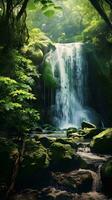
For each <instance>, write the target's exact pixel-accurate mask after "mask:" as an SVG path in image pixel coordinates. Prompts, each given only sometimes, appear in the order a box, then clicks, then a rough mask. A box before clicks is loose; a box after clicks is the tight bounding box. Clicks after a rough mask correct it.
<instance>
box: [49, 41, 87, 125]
mask: <svg viewBox="0 0 112 200" xmlns="http://www.w3.org/2000/svg"><path fill="white" fill-rule="evenodd" d="M55 47H56V49H55V51H51V52H50V53H49V55H48V57H47V59H48V61H49V63H50V64H51V66H52V73H53V77H54V78H55V79H56V81H57V84H58V87H57V89H56V96H55V111H54V113H53V118H54V122H55V124H56V125H57V126H58V127H59V128H68V127H70V126H76V127H78V128H79V127H80V126H81V122H82V121H83V120H86V121H90V117H89V115H88V111H87V110H86V109H85V107H86V106H87V104H88V87H87V79H88V65H87V62H86V59H85V57H84V54H83V44H82V43H67V44H59V43H57V44H56V45H55ZM89 114H90V113H89Z"/></svg>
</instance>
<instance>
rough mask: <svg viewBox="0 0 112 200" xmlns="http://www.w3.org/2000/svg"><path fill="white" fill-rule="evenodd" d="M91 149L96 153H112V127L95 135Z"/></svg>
mask: <svg viewBox="0 0 112 200" xmlns="http://www.w3.org/2000/svg"><path fill="white" fill-rule="evenodd" d="M90 146H91V150H92V151H94V152H96V153H105V154H111V153H112V128H108V129H106V130H104V131H102V132H101V133H99V134H98V135H97V136H95V137H93V140H92V142H91V145H90Z"/></svg>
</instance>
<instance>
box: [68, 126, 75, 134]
mask: <svg viewBox="0 0 112 200" xmlns="http://www.w3.org/2000/svg"><path fill="white" fill-rule="evenodd" d="M76 132H77V128H74V127H70V128H68V129H67V134H68V135H69V133H76Z"/></svg>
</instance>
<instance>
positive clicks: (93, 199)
mask: <svg viewBox="0 0 112 200" xmlns="http://www.w3.org/2000/svg"><path fill="white" fill-rule="evenodd" d="M79 199H80V200H108V198H107V197H106V196H104V195H103V194H100V193H98V192H89V193H82V194H81V195H78V194H75V197H74V200H79Z"/></svg>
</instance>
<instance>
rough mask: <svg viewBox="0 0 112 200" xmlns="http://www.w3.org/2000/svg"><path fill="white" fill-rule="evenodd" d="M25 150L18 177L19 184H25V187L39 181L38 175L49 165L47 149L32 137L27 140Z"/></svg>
mask: <svg viewBox="0 0 112 200" xmlns="http://www.w3.org/2000/svg"><path fill="white" fill-rule="evenodd" d="M25 150H26V151H25V154H24V156H23V161H22V164H21V168H20V170H19V174H18V177H17V185H23V187H24V186H29V185H30V184H31V185H33V184H34V183H37V182H38V176H40V174H42V173H43V171H45V170H46V169H47V168H48V166H49V156H48V154H47V149H46V148H44V146H43V145H41V144H40V143H39V142H36V141H34V140H31V139H29V140H27V141H26V148H25ZM33 180H34V182H33Z"/></svg>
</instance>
